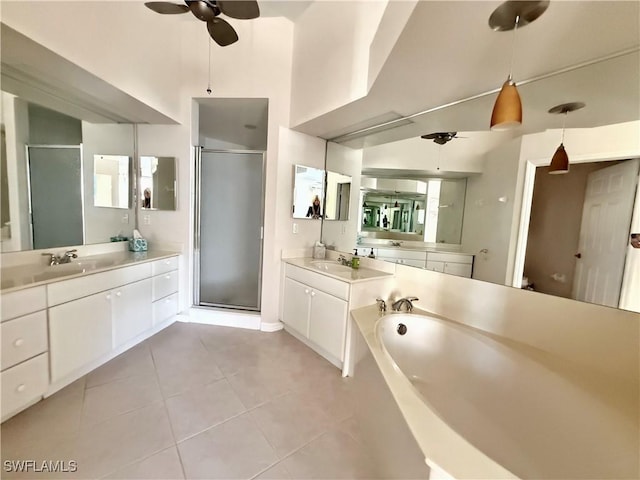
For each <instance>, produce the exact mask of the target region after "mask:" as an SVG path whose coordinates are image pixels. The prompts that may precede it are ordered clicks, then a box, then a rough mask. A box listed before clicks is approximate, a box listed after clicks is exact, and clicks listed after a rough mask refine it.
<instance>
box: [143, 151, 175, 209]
mask: <svg viewBox="0 0 640 480" xmlns="http://www.w3.org/2000/svg"><path fill="white" fill-rule="evenodd" d="M176 185H177V182H176V159H175V158H174V157H151V156H143V157H140V190H139V191H140V208H143V209H145V210H175V209H176V198H177V197H176V193H177V192H176Z"/></svg>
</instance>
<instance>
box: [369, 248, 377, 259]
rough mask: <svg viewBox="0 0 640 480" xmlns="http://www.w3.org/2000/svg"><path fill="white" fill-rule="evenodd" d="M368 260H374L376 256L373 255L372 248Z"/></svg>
mask: <svg viewBox="0 0 640 480" xmlns="http://www.w3.org/2000/svg"><path fill="white" fill-rule="evenodd" d="M369 258H376V255H375V254H374V253H373V248H372V249H371V252H369Z"/></svg>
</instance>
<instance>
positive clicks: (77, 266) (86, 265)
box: [33, 259, 114, 282]
mask: <svg viewBox="0 0 640 480" xmlns="http://www.w3.org/2000/svg"><path fill="white" fill-rule="evenodd" d="M113 264H114V261H113V260H111V259H104V260H80V261H77V262H69V263H62V264H60V265H51V266H49V267H45V268H44V271H42V272H38V273H36V274H35V275H33V279H34V280H35V281H37V282H41V281H44V280H50V279H52V278H58V277H66V276H67V275H75V274H77V273H85V272H90V271H92V270H96V269H98V268H104V267H108V266H111V265H113Z"/></svg>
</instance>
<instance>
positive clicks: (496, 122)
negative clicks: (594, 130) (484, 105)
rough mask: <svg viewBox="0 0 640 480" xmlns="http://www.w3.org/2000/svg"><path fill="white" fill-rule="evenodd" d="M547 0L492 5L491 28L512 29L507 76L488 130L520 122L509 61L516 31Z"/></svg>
mask: <svg viewBox="0 0 640 480" xmlns="http://www.w3.org/2000/svg"><path fill="white" fill-rule="evenodd" d="M548 6H549V1H548V0H547V1H520V0H508V1H507V2H504V3H502V4H501V5H500V6H499V7H498V8H496V9H495V10H494V11H493V13H492V14H491V16H490V17H489V26H490V27H491V29H492V30H495V31H499V32H505V31H509V30H513V43H512V45H511V62H510V64H509V76H508V77H507V80H506V81H505V82H504V84H503V85H502V89H501V90H500V93H499V94H498V98H496V103H495V104H494V105H493V112H492V113H491V130H507V129H510V128H514V127H517V126H520V125H521V124H522V102H521V101H520V94H519V93H518V89H517V88H516V84H515V82H514V81H513V76H512V74H513V60H514V58H515V52H516V31H517V30H518V28H520V27H524V26H525V25H528V24H529V23H531V22H533V21H534V20H536V19H537V18H538V17H539V16H540V15H542V14H543V13H544V12H545V10H546V9H547V7H548Z"/></svg>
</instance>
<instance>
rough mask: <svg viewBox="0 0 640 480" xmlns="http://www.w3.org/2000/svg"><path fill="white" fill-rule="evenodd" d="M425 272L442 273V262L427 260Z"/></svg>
mask: <svg viewBox="0 0 640 480" xmlns="http://www.w3.org/2000/svg"><path fill="white" fill-rule="evenodd" d="M427 270H432V271H434V272H444V262H437V261H433V260H427Z"/></svg>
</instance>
